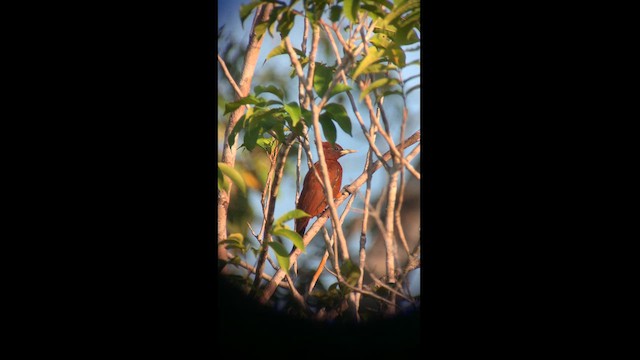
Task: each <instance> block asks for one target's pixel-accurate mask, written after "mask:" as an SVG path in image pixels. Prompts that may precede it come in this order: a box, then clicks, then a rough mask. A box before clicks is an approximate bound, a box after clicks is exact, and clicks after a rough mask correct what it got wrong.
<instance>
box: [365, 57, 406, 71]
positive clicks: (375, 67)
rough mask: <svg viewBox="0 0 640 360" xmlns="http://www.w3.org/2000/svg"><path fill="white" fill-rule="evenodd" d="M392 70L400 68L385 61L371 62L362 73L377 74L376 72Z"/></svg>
mask: <svg viewBox="0 0 640 360" xmlns="http://www.w3.org/2000/svg"><path fill="white" fill-rule="evenodd" d="M381 60H383V61H384V60H385V59H381ZM391 70H398V67H397V66H395V65H393V64H383V63H379V64H371V65H369V66H368V67H367V68H366V69H364V71H363V72H362V73H361V75H364V74H376V73H381V72H387V71H391Z"/></svg>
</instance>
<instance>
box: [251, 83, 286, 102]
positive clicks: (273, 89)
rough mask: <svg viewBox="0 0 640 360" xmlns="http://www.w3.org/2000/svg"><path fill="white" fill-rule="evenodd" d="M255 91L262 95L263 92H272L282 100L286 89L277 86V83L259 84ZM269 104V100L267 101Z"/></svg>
mask: <svg viewBox="0 0 640 360" xmlns="http://www.w3.org/2000/svg"><path fill="white" fill-rule="evenodd" d="M253 91H254V92H255V93H256V95H260V94H262V93H271V94H274V95H275V96H277V97H278V99H280V100H284V90H282V89H279V88H277V87H276V86H275V85H269V86H262V85H257V86H256V87H255V88H254V89H253ZM267 105H269V102H268V103H267Z"/></svg>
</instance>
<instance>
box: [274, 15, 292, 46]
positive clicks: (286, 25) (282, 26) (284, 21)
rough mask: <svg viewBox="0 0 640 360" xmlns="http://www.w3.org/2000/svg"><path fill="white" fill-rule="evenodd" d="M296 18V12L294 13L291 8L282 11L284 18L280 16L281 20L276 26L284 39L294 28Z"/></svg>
mask: <svg viewBox="0 0 640 360" xmlns="http://www.w3.org/2000/svg"><path fill="white" fill-rule="evenodd" d="M294 20H295V14H294V13H292V12H291V11H290V9H289V10H288V11H285V12H283V13H282V18H280V22H279V23H278V26H277V27H276V29H277V30H278V32H279V33H280V37H282V38H283V39H284V38H286V37H287V36H289V32H290V31H291V29H292V28H293V24H294Z"/></svg>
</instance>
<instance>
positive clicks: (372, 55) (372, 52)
mask: <svg viewBox="0 0 640 360" xmlns="http://www.w3.org/2000/svg"><path fill="white" fill-rule="evenodd" d="M383 55H384V50H379V49H377V48H369V53H368V54H367V56H365V57H364V59H362V61H360V63H359V64H358V67H356V70H355V71H354V73H353V75H352V76H351V78H353V79H355V78H357V77H358V75H360V74H362V73H363V72H364V71H365V70H366V68H367V67H368V66H369V65H371V64H373V63H374V62H376V61H377V60H378V59H379V58H380V57H382V56H383Z"/></svg>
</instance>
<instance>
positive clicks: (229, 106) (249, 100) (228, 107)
mask: <svg viewBox="0 0 640 360" xmlns="http://www.w3.org/2000/svg"><path fill="white" fill-rule="evenodd" d="M262 101H264V100H262V99H259V98H257V97H255V96H253V95H249V96H246V97H243V98H242V99H240V100H238V101H234V102H230V103H226V104H225V105H224V115H227V114H228V113H230V112H232V111H234V110H235V109H237V108H239V107H240V106H242V105H248V104H254V105H255V104H260V103H261V102H262Z"/></svg>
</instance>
